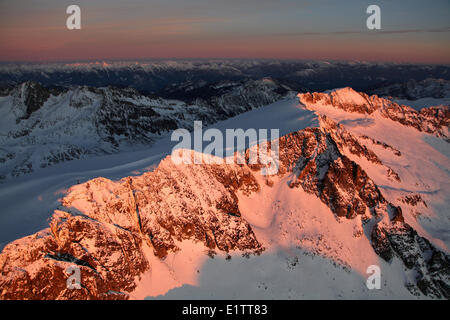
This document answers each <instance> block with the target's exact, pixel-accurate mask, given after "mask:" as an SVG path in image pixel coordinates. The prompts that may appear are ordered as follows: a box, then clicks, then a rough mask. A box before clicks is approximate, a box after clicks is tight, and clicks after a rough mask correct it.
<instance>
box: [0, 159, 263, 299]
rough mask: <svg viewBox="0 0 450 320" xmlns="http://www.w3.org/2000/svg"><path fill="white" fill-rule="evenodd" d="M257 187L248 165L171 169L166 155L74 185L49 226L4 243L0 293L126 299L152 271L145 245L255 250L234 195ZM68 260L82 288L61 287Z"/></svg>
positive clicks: (164, 249) (162, 251) (161, 250)
mask: <svg viewBox="0 0 450 320" xmlns="http://www.w3.org/2000/svg"><path fill="white" fill-rule="evenodd" d="M258 189H259V185H258V183H257V182H256V180H255V178H254V176H253V175H252V173H251V171H250V169H249V168H247V167H240V166H238V165H229V166H228V165H224V166H219V165H213V166H208V165H199V166H196V165H180V166H176V165H174V164H173V163H172V161H171V160H170V158H168V159H166V160H164V161H163V162H162V163H161V164H160V166H159V167H158V168H157V169H156V170H155V171H154V172H150V173H146V174H144V175H142V176H140V177H136V178H125V179H123V180H121V181H118V182H112V181H110V180H107V179H103V178H98V179H94V180H91V181H89V182H87V183H85V184H82V185H78V186H75V187H73V188H72V189H71V190H70V191H69V193H68V195H67V196H66V197H65V198H64V199H62V204H63V205H64V206H65V208H64V211H62V210H57V211H55V213H54V215H53V218H52V221H51V223H50V228H49V229H47V230H44V231H42V232H40V233H38V234H35V235H33V236H30V237H27V238H24V239H20V240H18V241H16V242H13V243H11V244H9V245H7V246H6V247H5V248H4V250H3V252H2V253H1V254H0V268H1V270H2V274H1V276H0V287H1V288H2V292H0V297H1V298H2V299H127V298H128V295H127V292H130V291H132V290H133V289H134V287H135V281H136V277H139V276H140V275H141V274H142V273H143V272H144V271H146V270H148V269H149V268H151V266H150V265H149V262H148V260H147V256H146V255H145V254H144V247H145V246H148V247H150V248H151V249H152V250H153V252H154V254H155V256H157V257H159V258H164V257H165V256H166V255H167V253H168V252H169V251H177V250H179V247H178V245H177V242H180V241H182V240H183V239H194V240H196V241H200V242H202V243H203V244H204V245H205V248H209V249H216V250H221V251H225V252H229V251H233V250H240V251H246V252H248V253H260V252H261V251H262V250H263V248H262V246H261V245H260V243H259V242H258V240H257V239H256V238H255V235H254V233H253V231H252V229H251V227H250V225H249V224H248V223H247V222H246V221H245V220H244V219H242V218H241V215H240V212H239V209H238V206H237V197H236V195H235V192H237V191H238V190H241V191H243V192H247V193H249V192H255V191H257V190H258ZM74 264H76V265H78V266H79V267H80V269H81V274H82V290H70V289H67V288H66V279H67V277H68V275H67V274H65V270H66V269H67V267H69V266H71V265H74ZM49 279H51V281H50V282H49Z"/></svg>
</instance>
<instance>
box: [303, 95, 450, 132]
mask: <svg viewBox="0 0 450 320" xmlns="http://www.w3.org/2000/svg"><path fill="white" fill-rule="evenodd" d="M298 97H299V99H300V102H301V103H303V104H304V105H306V106H307V107H310V108H314V107H315V106H322V107H334V108H338V109H342V110H344V111H347V112H353V113H360V114H367V115H370V114H373V113H374V112H376V111H377V112H379V113H380V114H381V115H382V116H383V117H385V118H387V119H391V120H393V121H395V122H398V123H400V124H402V125H404V126H409V127H413V128H415V129H417V130H419V131H421V132H426V133H429V134H432V135H435V136H438V137H448V136H449V127H450V108H449V107H448V106H439V107H430V108H423V109H422V110H420V112H419V111H416V110H414V109H412V108H411V107H408V106H404V105H399V104H397V103H395V102H392V101H390V100H388V99H384V98H379V97H378V96H376V95H372V96H369V95H367V94H366V93H363V92H356V91H354V90H353V89H352V88H348V87H347V88H344V89H338V90H334V91H332V92H330V93H318V92H314V93H302V94H299V95H298Z"/></svg>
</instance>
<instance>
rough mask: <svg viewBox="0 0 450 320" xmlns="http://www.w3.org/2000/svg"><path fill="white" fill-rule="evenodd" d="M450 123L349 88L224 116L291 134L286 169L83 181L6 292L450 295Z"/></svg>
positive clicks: (220, 168)
mask: <svg viewBox="0 0 450 320" xmlns="http://www.w3.org/2000/svg"><path fill="white" fill-rule="evenodd" d="M269 84H270V83H269ZM270 86H271V84H270ZM100 91H102V90H100ZM10 96H13V95H10ZM121 97H122V96H121ZM122 99H124V98H123V97H122ZM38 100H39V99H38ZM140 101H142V100H140ZM223 101H226V102H227V103H224V106H227V105H229V104H228V102H229V101H230V100H228V98H224V100H223ZM155 111H156V112H157V109H156V108H155ZM26 115H27V112H26V111H22V113H21V114H20V116H21V117H24V116H25V117H26ZM31 117H32V116H30V118H31ZM449 118H450V114H449V108H448V107H445V106H441V107H438V108H425V109H422V110H421V111H420V112H418V111H415V110H414V109H412V108H409V107H407V106H402V105H399V104H396V103H394V102H392V101H391V100H389V99H384V98H379V97H377V96H368V95H367V94H364V93H360V92H356V91H354V90H353V89H351V88H343V89H338V90H333V91H330V92H325V93H304V94H299V95H298V97H296V98H290V99H289V98H288V99H284V100H282V101H279V102H277V103H275V104H272V105H269V106H265V107H261V108H258V109H255V110H252V111H249V112H246V113H243V114H241V115H238V116H236V117H234V118H230V119H228V120H225V121H223V122H219V123H217V124H215V125H214V126H215V127H217V128H219V129H225V128H234V127H244V126H248V127H254V128H280V129H281V133H282V136H281V137H280V138H279V139H278V144H279V170H278V173H277V174H276V175H273V176H263V175H261V173H260V172H261V171H260V169H261V165H259V164H250V163H249V161H248V157H249V150H247V152H246V159H247V161H246V163H245V164H242V165H238V164H214V165H211V164H197V165H194V164H178V165H176V164H174V162H173V161H172V160H171V156H170V155H167V156H166V157H165V158H164V159H163V160H162V161H160V162H158V163H157V166H156V167H155V168H153V169H148V162H147V161H142V172H143V173H142V174H140V175H135V176H129V177H123V178H122V179H120V180H111V179H107V178H101V177H98V178H95V179H92V180H89V181H86V182H83V183H81V184H78V185H74V186H72V187H70V189H68V190H67V191H66V192H65V194H64V196H63V198H62V199H61V200H60V205H59V206H58V207H55V208H54V209H55V210H54V212H53V213H51V212H49V215H51V220H50V223H49V227H48V228H46V229H43V230H41V231H39V232H37V233H35V234H33V235H30V236H27V237H24V238H21V239H18V240H16V241H13V242H12V243H9V244H8V245H7V246H6V247H5V248H4V249H3V251H2V252H1V253H0V269H1V271H2V272H1V275H0V287H1V288H2V290H1V292H0V298H2V299H23V298H26V299H87V298H94V299H130V298H131V299H135V298H138V299H140V298H145V297H159V298H187V297H189V298H290V299H298V298H334V299H336V298H366V299H376V298H408V299H412V298H420V299H424V298H440V299H449V298H450V256H449V252H448V251H449V250H448V247H449V245H450V237H449V230H450V222H449V221H450V220H449V218H448V214H449V212H448V208H449V205H450V203H449V197H448V195H449V192H450V184H449V181H450V180H449V177H448V176H449V168H450V160H449V158H450V154H449V145H448V137H449V132H448V129H449V121H450V120H449ZM244 129H245V128H244ZM272 143H275V141H272ZM253 148H257V149H259V148H260V146H254V147H253ZM169 150H170V148H168V151H169ZM169 152H170V151H169ZM149 154H150V153H148V154H146V156H145V157H147V158H149ZM192 156H193V157H194V156H195V155H194V154H192ZM143 160H144V159H143ZM136 162H138V161H136ZM104 166H105V168H108V164H107V163H105V164H104ZM109 166H111V165H109ZM113 169H114V168H111V170H113ZM104 172H105V173H106V172H108V171H107V170H104ZM36 183H39V181H36ZM27 185H30V183H29V182H28V181H27ZM59 187H60V186H59ZM13 189H14V190H16V189H17V190H19V191H20V190H23V189H21V188H20V187H19V185H15V186H14V188H13ZM14 190H13V191H11V192H15V191H14ZM72 265H76V266H78V268H79V269H80V270H81V282H82V287H81V289H79V290H71V289H68V288H67V286H66V279H67V277H68V275H67V274H66V272H65V270H66V269H67V268H68V267H69V266H72ZM371 265H378V266H379V267H380V268H381V277H382V278H381V279H382V282H381V283H382V286H381V289H380V290H369V289H368V288H367V287H366V278H367V276H368V275H367V273H366V271H367V268H368V267H369V266H371Z"/></svg>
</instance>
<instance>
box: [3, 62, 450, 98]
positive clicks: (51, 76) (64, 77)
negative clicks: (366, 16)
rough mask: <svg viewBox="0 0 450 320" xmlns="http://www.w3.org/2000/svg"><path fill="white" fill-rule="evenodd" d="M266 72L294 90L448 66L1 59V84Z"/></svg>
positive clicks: (154, 89)
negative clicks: (15, 61) (22, 60)
mask: <svg viewBox="0 0 450 320" xmlns="http://www.w3.org/2000/svg"><path fill="white" fill-rule="evenodd" d="M264 77H271V78H274V79H277V80H278V81H281V82H283V83H284V84H287V85H288V86H289V87H291V88H292V89H294V90H296V91H299V92H300V91H302V88H305V87H306V88H309V90H314V91H317V90H320V91H322V90H327V89H332V88H339V87H343V86H351V87H353V88H355V89H357V90H365V89H368V88H377V87H379V86H380V85H381V86H385V85H386V84H392V83H400V82H403V81H405V79H414V80H415V81H422V80H424V79H427V78H442V79H447V80H450V78H449V77H450V67H449V66H448V65H417V64H399V63H374V62H365V61H293V60H250V59H247V60H239V59H225V60H218V59H212V60H166V61H163V60H154V61H98V62H81V63H80V62H73V63H63V62H61V63H1V64H0V85H11V86H12V85H17V84H20V83H22V82H24V81H29V80H31V81H35V82H39V83H42V84H43V85H59V86H68V85H87V86H91V87H107V86H130V87H133V88H135V89H137V90H139V91H141V92H146V93H153V94H158V95H159V94H160V92H162V91H165V89H166V88H167V87H170V86H187V85H194V86H197V85H201V84H205V83H206V84H207V85H214V84H215V83H218V82H222V81H246V80H249V79H252V80H258V79H261V78H264Z"/></svg>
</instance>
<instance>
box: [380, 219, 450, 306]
mask: <svg viewBox="0 0 450 320" xmlns="http://www.w3.org/2000/svg"><path fill="white" fill-rule="evenodd" d="M372 243H373V247H374V249H375V252H376V253H377V254H379V255H380V256H381V257H382V258H383V259H384V260H386V261H391V260H392V258H393V257H394V256H397V257H399V258H400V259H401V260H402V261H403V263H404V265H405V267H406V268H407V269H408V270H411V271H412V275H411V276H410V277H409V279H408V280H407V281H408V283H407V284H406V286H407V287H408V289H409V290H410V291H411V292H412V293H413V294H417V289H418V290H420V292H422V293H423V294H425V295H426V296H429V297H431V298H439V299H442V298H445V299H450V257H449V256H448V255H446V254H445V253H443V252H442V251H439V250H437V249H436V248H435V247H434V246H433V245H432V244H431V243H430V242H429V241H428V240H427V239H425V238H423V237H420V236H419V235H418V234H417V232H416V231H415V230H414V229H413V228H412V227H411V226H409V225H408V224H406V223H396V224H394V225H391V226H386V225H383V224H377V225H376V226H375V227H374V229H373V232H372Z"/></svg>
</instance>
